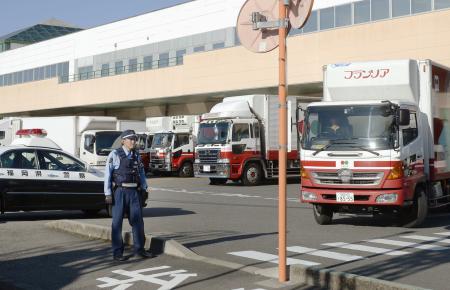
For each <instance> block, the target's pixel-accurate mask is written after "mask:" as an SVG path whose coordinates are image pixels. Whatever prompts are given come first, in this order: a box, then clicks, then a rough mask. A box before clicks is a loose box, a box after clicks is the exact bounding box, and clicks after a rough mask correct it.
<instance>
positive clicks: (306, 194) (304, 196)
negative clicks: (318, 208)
mask: <svg viewBox="0 0 450 290" xmlns="http://www.w3.org/2000/svg"><path fill="white" fill-rule="evenodd" d="M302 199H303V200H317V195H316V194H315V193H314V192H309V191H302Z"/></svg>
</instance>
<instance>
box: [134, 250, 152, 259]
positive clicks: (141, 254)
mask: <svg viewBox="0 0 450 290" xmlns="http://www.w3.org/2000/svg"><path fill="white" fill-rule="evenodd" d="M136 255H138V256H139V257H141V258H144V259H150V258H154V257H155V255H154V254H153V253H151V252H147V251H144V250H142V251H139V252H137V253H136Z"/></svg>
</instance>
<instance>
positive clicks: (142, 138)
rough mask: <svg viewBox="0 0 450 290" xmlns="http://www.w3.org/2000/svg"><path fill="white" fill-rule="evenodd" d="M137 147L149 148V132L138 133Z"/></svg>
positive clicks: (139, 148) (141, 148)
mask: <svg viewBox="0 0 450 290" xmlns="http://www.w3.org/2000/svg"><path fill="white" fill-rule="evenodd" d="M137 137H138V139H137V141H136V148H137V149H138V150H145V148H147V144H146V143H147V137H148V136H147V134H137Z"/></svg>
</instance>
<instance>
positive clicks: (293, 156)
mask: <svg viewBox="0 0 450 290" xmlns="http://www.w3.org/2000/svg"><path fill="white" fill-rule="evenodd" d="M287 106H288V110H287V120H286V122H288V132H287V134H288V135H287V175H288V176H297V177H298V176H299V173H300V164H299V155H298V139H297V136H298V131H297V117H296V116H297V97H294V96H289V97H288V98H287ZM278 122H279V117H278V96H275V95H247V96H236V97H227V98H224V99H223V101H222V103H219V104H217V105H215V106H214V107H212V108H211V111H210V112H209V113H206V114H203V115H202V121H201V123H200V127H199V133H198V138H197V146H196V149H195V163H194V172H195V176H197V177H209V179H210V182H211V184H224V183H226V182H227V180H233V181H239V180H242V183H243V184H244V185H258V184H260V183H261V181H262V180H264V179H268V178H275V177H278V148H279V147H278V130H279V129H278Z"/></svg>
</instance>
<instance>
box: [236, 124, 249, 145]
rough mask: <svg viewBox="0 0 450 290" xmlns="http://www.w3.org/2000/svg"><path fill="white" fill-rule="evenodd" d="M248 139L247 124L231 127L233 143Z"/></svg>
mask: <svg viewBox="0 0 450 290" xmlns="http://www.w3.org/2000/svg"><path fill="white" fill-rule="evenodd" d="M244 138H250V130H249V128H248V124H234V125H233V138H232V140H233V142H238V141H241V139H244Z"/></svg>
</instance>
